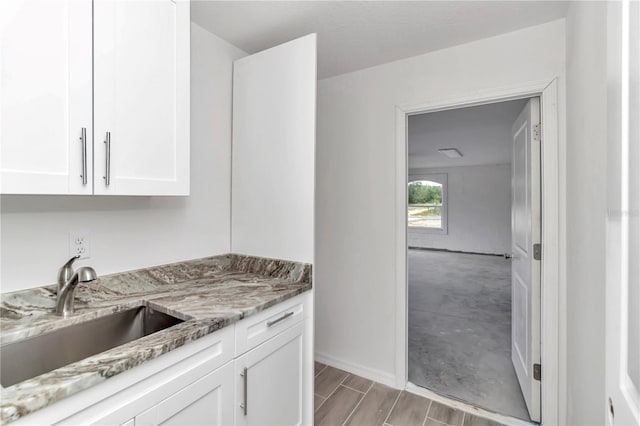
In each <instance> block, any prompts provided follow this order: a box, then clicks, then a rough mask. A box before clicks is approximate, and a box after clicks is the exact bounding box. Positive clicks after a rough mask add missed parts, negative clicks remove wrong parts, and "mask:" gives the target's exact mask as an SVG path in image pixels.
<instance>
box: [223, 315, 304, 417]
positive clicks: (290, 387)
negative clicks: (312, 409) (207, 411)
mask: <svg viewBox="0 0 640 426" xmlns="http://www.w3.org/2000/svg"><path fill="white" fill-rule="evenodd" d="M304 347H305V345H304V323H303V322H298V323H297V324H295V325H293V326H292V327H290V328H288V329H287V330H285V331H283V332H282V333H280V334H278V335H277V336H275V337H272V338H271V339H270V340H268V341H266V342H265V343H263V344H261V345H260V346H258V347H257V348H255V349H252V350H251V351H249V352H247V353H245V354H244V355H241V356H240V357H239V358H236V360H235V361H234V363H235V373H236V374H235V376H236V407H235V408H236V409H235V412H236V425H264V426H269V425H273V426H292V425H300V424H302V423H303V411H302V408H303V404H304V374H303V367H304V365H305V363H304V359H303V357H304Z"/></svg>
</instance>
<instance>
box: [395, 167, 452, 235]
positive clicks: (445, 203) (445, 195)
mask: <svg viewBox="0 0 640 426" xmlns="http://www.w3.org/2000/svg"><path fill="white" fill-rule="evenodd" d="M422 180H428V181H431V182H436V183H439V184H440V185H442V215H441V223H442V227H441V228H427V227H418V226H409V221H408V220H407V232H420V233H423V234H438V235H447V234H448V233H449V226H448V222H449V221H448V220H447V219H448V216H449V182H448V175H447V173H410V174H409V176H408V179H407V188H409V184H411V183H412V182H418V181H422ZM405 204H406V208H405V215H407V218H408V215H409V199H408V198H407V199H406V200H405Z"/></svg>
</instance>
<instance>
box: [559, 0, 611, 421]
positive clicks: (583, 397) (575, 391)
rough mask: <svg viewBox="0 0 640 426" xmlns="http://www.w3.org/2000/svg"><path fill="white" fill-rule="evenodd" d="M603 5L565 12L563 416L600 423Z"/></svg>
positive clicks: (604, 148)
mask: <svg viewBox="0 0 640 426" xmlns="http://www.w3.org/2000/svg"><path fill="white" fill-rule="evenodd" d="M606 17H607V13H606V5H605V4H604V3H597V2H575V3H571V5H570V6H569V12H568V16H567V200H566V203H567V277H566V279H567V359H568V360H569V362H568V363H567V395H568V407H567V424H573V425H603V424H606V421H605V420H606V419H605V416H604V413H605V410H604V407H605V396H606V395H605V394H604V388H605V381H604V371H605V365H604V357H605V351H604V344H605V335H604V327H605V320H604V309H605V304H604V303H605V287H604V285H605V220H606V213H607V212H606V205H605V204H606V188H607V187H606V178H607V173H606V158H607V145H606V144H607V142H606V141H607V130H606V129H607V128H606V116H607V110H606V103H607V90H606V89H607V88H606Z"/></svg>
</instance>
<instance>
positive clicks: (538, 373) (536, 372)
mask: <svg viewBox="0 0 640 426" xmlns="http://www.w3.org/2000/svg"><path fill="white" fill-rule="evenodd" d="M533 378H534V379H535V380H537V381H540V380H541V379H542V366H541V365H540V364H533Z"/></svg>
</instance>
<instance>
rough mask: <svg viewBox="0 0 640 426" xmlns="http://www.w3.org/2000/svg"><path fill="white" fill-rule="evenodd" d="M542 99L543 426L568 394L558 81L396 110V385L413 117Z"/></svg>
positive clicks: (404, 347) (402, 368) (401, 351)
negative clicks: (564, 388)
mask: <svg viewBox="0 0 640 426" xmlns="http://www.w3.org/2000/svg"><path fill="white" fill-rule="evenodd" d="M531 97H540V109H541V111H540V117H541V121H542V123H543V124H542V135H541V136H542V148H541V149H542V153H541V163H542V164H541V167H542V170H541V177H542V184H541V192H542V194H543V197H542V211H541V218H542V224H541V225H542V226H541V228H542V235H541V237H542V239H541V241H542V262H541V283H540V284H541V290H540V292H541V301H540V302H541V304H540V309H541V313H540V314H541V315H540V318H541V328H540V330H541V342H540V343H541V354H540V355H541V365H542V371H543V373H542V377H543V380H542V383H541V388H542V396H541V409H542V413H541V422H542V424H548V425H552V424H560V423H563V422H561V417H562V413H561V410H563V409H562V407H564V406H566V401H565V397H566V393H565V392H561V389H560V386H564V380H561V377H560V375H561V373H562V371H561V370H560V366H561V365H564V363H563V362H562V361H563V360H562V358H561V357H562V356H564V351H561V348H560V340H559V339H560V336H561V322H560V321H561V318H560V312H563V311H564V308H565V305H566V303H565V302H564V298H563V297H562V295H563V294H564V282H563V280H561V279H560V273H561V271H562V270H564V268H562V266H563V265H564V262H565V252H564V248H563V247H564V245H563V240H561V236H560V232H559V231H560V223H561V220H562V217H561V214H562V213H563V210H561V208H560V207H561V200H562V199H564V198H560V195H561V193H564V187H561V176H560V170H559V159H560V155H561V153H562V152H563V149H562V148H563V146H561V144H560V142H561V141H562V140H563V139H562V138H561V137H560V133H559V131H560V128H559V125H558V123H559V110H558V81H557V78H553V79H551V80H542V81H534V82H529V83H524V84H522V85H518V86H512V87H506V88H505V87H502V88H495V89H490V90H486V91H479V92H475V93H473V94H469V95H466V96H465V95H462V96H458V97H454V98H450V99H433V100H427V101H425V102H424V103H420V104H412V105H396V197H397V198H396V230H395V235H396V242H395V245H396V279H395V282H396V318H395V322H396V324H395V326H396V345H395V347H396V386H397V387H399V388H403V389H404V388H406V387H407V384H408V370H407V369H408V315H407V292H408V275H407V269H408V268H407V214H406V203H407V183H406V182H407V176H408V165H407V126H408V117H409V116H410V115H414V114H418V113H428V112H437V111H444V110H450V109H457V108H463V107H469V106H476V105H484V104H490V103H496V102H504V101H509V100H514V99H522V98H531Z"/></svg>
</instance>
